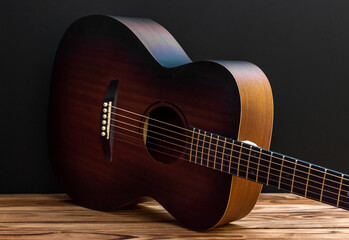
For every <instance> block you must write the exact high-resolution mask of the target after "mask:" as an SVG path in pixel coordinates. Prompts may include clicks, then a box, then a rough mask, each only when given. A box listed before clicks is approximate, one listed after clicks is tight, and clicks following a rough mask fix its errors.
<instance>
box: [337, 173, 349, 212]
mask: <svg viewBox="0 0 349 240" xmlns="http://www.w3.org/2000/svg"><path fill="white" fill-rule="evenodd" d="M343 175H344V177H343V181H342V188H341V191H340V198H339V204H338V206H339V207H341V208H344V209H347V210H349V176H348V175H345V174H343Z"/></svg>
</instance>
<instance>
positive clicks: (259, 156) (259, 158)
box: [256, 149, 262, 182]
mask: <svg viewBox="0 0 349 240" xmlns="http://www.w3.org/2000/svg"><path fill="white" fill-rule="evenodd" d="M261 155H262V149H259V155H258V163H257V170H256V182H258V174H259V165H260V164H261Z"/></svg>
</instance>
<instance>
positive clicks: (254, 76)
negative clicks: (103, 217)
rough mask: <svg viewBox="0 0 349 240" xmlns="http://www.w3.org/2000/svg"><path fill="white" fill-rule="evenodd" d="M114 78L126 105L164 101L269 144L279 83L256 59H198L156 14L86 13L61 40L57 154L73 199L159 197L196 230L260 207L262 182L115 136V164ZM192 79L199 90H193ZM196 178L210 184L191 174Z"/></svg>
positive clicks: (53, 108) (113, 204) (189, 116)
mask: <svg viewBox="0 0 349 240" xmlns="http://www.w3.org/2000/svg"><path fill="white" fill-rule="evenodd" d="M91 29H92V30H91ZM149 31H150V32H151V34H149ZM115 43H118V44H119V45H118V46H121V47H118V46H116V45H114V44H115ZM159 46H160V47H159ZM182 65H183V66H182ZM150 72H152V73H150ZM217 72H219V74H218V75H217ZM113 79H120V84H119V89H118V91H119V92H118V99H117V104H118V106H120V107H125V106H128V107H129V109H130V110H132V111H134V112H138V113H140V114H142V113H144V111H145V110H146V109H147V108H148V107H149V106H150V105H152V104H154V103H155V102H156V101H158V100H159V99H165V100H166V101H168V102H171V103H172V102H173V103H175V104H176V106H178V107H179V108H180V109H181V111H183V114H184V115H185V117H186V121H187V122H188V124H190V125H193V126H197V127H200V128H202V129H207V130H210V131H212V132H218V133H220V134H222V135H225V136H230V137H234V138H235V139H239V140H250V141H253V142H255V143H256V144H257V145H259V146H260V147H263V148H268V147H269V144H270V138H271V128H272V109H273V106H272V97H271V90H270V86H269V83H268V81H267V79H266V77H265V75H264V74H263V73H262V71H260V70H259V69H258V68H257V67H256V66H254V65H253V64H250V63H244V62H208V61H206V62H195V63H191V61H190V59H189V58H188V56H187V55H186V54H185V52H184V51H183V50H182V49H181V48H180V46H179V44H178V43H177V42H176V41H175V40H174V38H173V37H172V36H171V35H170V34H169V33H168V32H167V31H166V30H165V29H164V28H162V27H161V26H160V25H158V24H156V23H154V22H152V21H150V20H146V21H140V20H139V19H131V18H127V19H125V18H119V19H117V18H112V17H105V16H93V17H88V18H85V19H84V20H82V21H79V22H77V23H75V24H74V25H73V26H72V28H70V30H69V31H68V32H67V34H66V35H65V37H64V38H63V40H62V43H61V45H60V48H59V50H58V52H57V57H56V61H55V66H54V71H53V82H52V91H51V105H50V129H49V145H50V154H51V158H52V161H53V165H54V167H55V171H56V173H57V176H58V178H59V180H60V182H61V184H62V186H63V189H64V190H65V191H66V192H67V193H68V194H69V196H71V198H72V199H73V200H74V201H75V202H77V203H78V204H81V205H83V206H86V207H89V208H93V209H99V210H105V209H115V208H118V207H120V206H124V205H127V204H130V203H131V202H133V201H134V200H136V199H138V198H140V197H142V196H145V195H146V196H151V197H153V198H155V199H156V200H157V201H159V202H160V203H161V204H162V205H163V206H164V207H165V208H166V209H167V210H168V211H169V212H170V213H171V214H172V215H173V216H175V217H176V218H177V219H178V220H179V221H181V222H182V223H183V224H184V225H185V226H187V227H190V228H194V229H207V228H210V227H213V226H219V225H222V224H225V223H227V222H229V221H232V220H236V219H239V218H242V217H244V216H245V215H246V214H248V213H249V212H250V211H251V210H252V208H253V206H254V204H255V202H256V201H257V198H258V196H259V193H260V190H261V185H260V184H258V183H254V182H251V181H248V180H244V179H242V178H239V177H231V176H229V175H225V174H221V173H219V172H216V171H214V170H212V169H206V168H202V167H200V166H195V165H192V164H190V163H187V162H185V161H180V160H176V161H175V162H173V163H169V164H164V163H161V162H158V161H154V159H152V158H151V156H150V155H149V153H148V151H147V150H146V149H145V148H143V149H138V148H134V147H131V146H130V145H128V144H125V143H122V142H119V141H117V142H116V143H115V144H114V151H113V152H114V153H115V156H113V161H112V162H108V161H107V160H106V159H105V158H104V156H103V154H102V149H101V143H100V127H99V126H100V125H99V121H100V111H101V104H102V102H103V97H104V95H105V91H106V89H107V86H108V84H109V82H110V81H111V80H113ZM125 79H127V81H126V80H125ZM165 80H166V81H167V82H166V81H165ZM138 82H139V83H140V85H139V86H136V83H138ZM201 82H202V83H203V84H202V85H200V84H198V83H201ZM187 84H192V86H195V88H193V89H189V90H188V89H186V85H187ZM172 89H175V90H176V91H177V92H176V91H174V90H172ZM207 89H209V90H210V91H207ZM200 91H201V92H205V94H204V96H205V98H206V99H207V100H206V101H208V102H207V103H208V104H204V103H202V101H201V102H200V101H193V102H191V103H188V99H190V97H192V95H195V94H196V95H197V98H199V97H200V96H201V92H200ZM195 92H196V93H195ZM196 95H195V96H196ZM230 95H233V96H230ZM225 104H227V105H225ZM211 115H214V116H215V117H214V119H213V118H212V116H211ZM203 116H204V117H203ZM130 141H131V140H130ZM131 142H132V141H131ZM133 143H136V142H133ZM130 165H132V166H134V168H133V169H130ZM159 173H161V174H159ZM165 173H166V174H165ZM178 173H181V175H180V181H178V178H179V176H178ZM193 176H195V179H197V180H199V181H201V182H203V183H206V186H202V185H201V184H200V182H195V181H193ZM214 186H219V188H217V189H215V188H214ZM193 192H195V193H196V194H194V195H195V196H193ZM181 194H182V195H181ZM200 200H201V201H200ZM193 204H196V205H193ZM192 205H193V206H192ZM188 206H192V207H191V208H192V209H191V211H188ZM189 214H190V215H189Z"/></svg>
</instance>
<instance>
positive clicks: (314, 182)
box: [307, 165, 324, 201]
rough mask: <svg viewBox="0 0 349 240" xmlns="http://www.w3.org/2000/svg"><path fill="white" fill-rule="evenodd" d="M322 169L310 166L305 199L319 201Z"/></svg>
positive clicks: (322, 175)
mask: <svg viewBox="0 0 349 240" xmlns="http://www.w3.org/2000/svg"><path fill="white" fill-rule="evenodd" d="M323 177H324V169H323V168H320V167H318V166H316V165H312V166H311V169H310V174H309V182H308V191H307V197H308V198H312V199H314V200H317V201H320V196H321V189H322V182H323Z"/></svg>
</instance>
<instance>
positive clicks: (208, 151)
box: [206, 133, 213, 167]
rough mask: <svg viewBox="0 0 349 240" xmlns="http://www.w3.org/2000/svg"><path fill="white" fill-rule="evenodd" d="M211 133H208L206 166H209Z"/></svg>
mask: <svg viewBox="0 0 349 240" xmlns="http://www.w3.org/2000/svg"><path fill="white" fill-rule="evenodd" d="M212 135H213V134H212V133H211V134H210V141H209V143H208V149H207V164H206V166H207V167H208V166H209V163H210V153H211V143H212Z"/></svg>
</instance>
